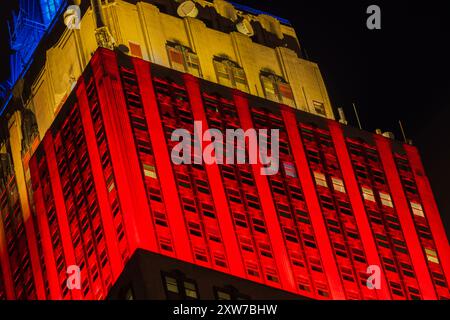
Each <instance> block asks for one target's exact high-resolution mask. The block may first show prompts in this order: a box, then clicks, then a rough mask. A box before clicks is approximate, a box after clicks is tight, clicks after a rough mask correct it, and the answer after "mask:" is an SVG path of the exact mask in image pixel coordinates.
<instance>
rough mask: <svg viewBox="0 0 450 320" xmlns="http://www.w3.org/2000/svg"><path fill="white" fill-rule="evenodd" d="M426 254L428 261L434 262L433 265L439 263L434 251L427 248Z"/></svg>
mask: <svg viewBox="0 0 450 320" xmlns="http://www.w3.org/2000/svg"><path fill="white" fill-rule="evenodd" d="M425 252H426V254H427V259H428V261H430V262H433V263H439V259H438V256H437V253H436V251H434V250H433V249H428V248H426V249H425Z"/></svg>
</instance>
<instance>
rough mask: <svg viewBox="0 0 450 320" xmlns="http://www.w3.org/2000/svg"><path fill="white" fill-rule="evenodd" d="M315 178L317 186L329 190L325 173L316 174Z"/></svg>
mask: <svg viewBox="0 0 450 320" xmlns="http://www.w3.org/2000/svg"><path fill="white" fill-rule="evenodd" d="M314 178H315V179H316V184H317V185H318V186H322V187H325V188H328V184H327V179H326V178H325V175H324V174H323V173H320V172H314Z"/></svg>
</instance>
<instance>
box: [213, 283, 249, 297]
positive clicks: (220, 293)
mask: <svg viewBox="0 0 450 320" xmlns="http://www.w3.org/2000/svg"><path fill="white" fill-rule="evenodd" d="M214 295H215V297H216V300H250V297H249V296H247V295H244V294H241V293H240V292H239V291H238V290H237V289H236V288H235V287H233V286H226V287H224V288H217V287H214Z"/></svg>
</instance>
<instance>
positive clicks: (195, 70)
mask: <svg viewBox="0 0 450 320" xmlns="http://www.w3.org/2000/svg"><path fill="white" fill-rule="evenodd" d="M166 47H167V53H168V55H169V61H170V66H171V68H173V69H175V70H178V71H181V72H187V73H190V74H192V75H194V76H196V77H199V78H200V77H201V70H200V61H199V59H198V56H197V54H195V53H194V52H193V51H192V50H191V49H190V48H188V47H185V46H183V45H181V44H177V43H173V42H169V43H167V46H166Z"/></svg>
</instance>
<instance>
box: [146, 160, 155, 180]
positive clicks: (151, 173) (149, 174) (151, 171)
mask: <svg viewBox="0 0 450 320" xmlns="http://www.w3.org/2000/svg"><path fill="white" fill-rule="evenodd" d="M144 175H145V176H146V177H150V178H153V179H157V175H156V169H155V167H154V166H151V165H149V164H145V163H144Z"/></svg>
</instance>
